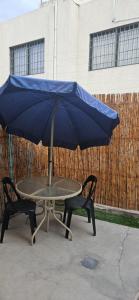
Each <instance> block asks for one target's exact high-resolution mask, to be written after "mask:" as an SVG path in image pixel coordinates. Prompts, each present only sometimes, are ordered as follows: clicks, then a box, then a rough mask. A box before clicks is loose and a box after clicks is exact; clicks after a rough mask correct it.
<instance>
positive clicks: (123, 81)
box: [78, 0, 139, 93]
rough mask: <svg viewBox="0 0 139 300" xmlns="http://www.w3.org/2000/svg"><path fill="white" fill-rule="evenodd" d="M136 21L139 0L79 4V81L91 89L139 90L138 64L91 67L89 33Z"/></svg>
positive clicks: (114, 91) (99, 91)
mask: <svg viewBox="0 0 139 300" xmlns="http://www.w3.org/2000/svg"><path fill="white" fill-rule="evenodd" d="M114 3H115V7H114ZM137 15H138V19H136V18H137ZM134 17H135V19H134ZM113 19H115V22H113ZM125 19H126V20H125ZM118 20H123V21H121V22H119V21H118ZM124 20H125V21H124ZM137 21H139V1H138V0H126V1H123V0H115V1H113V0H105V1H104V0H91V1H89V2H88V3H85V4H83V5H82V6H81V7H80V17H79V22H80V24H79V28H82V30H80V31H79V45H78V53H80V55H79V57H78V81H79V82H81V84H83V85H84V86H85V87H86V88H87V89H88V90H90V91H91V92H92V93H126V92H138V91H139V83H138V77H139V64H136V65H128V66H122V67H115V68H108V69H101V70H95V71H88V58H89V34H90V33H94V32H98V31H102V30H106V29H110V28H113V27H117V26H121V25H124V24H129V23H132V22H137ZM83 24H85V25H84V26H83Z"/></svg>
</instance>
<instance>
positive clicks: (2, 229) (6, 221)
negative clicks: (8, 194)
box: [0, 211, 9, 243]
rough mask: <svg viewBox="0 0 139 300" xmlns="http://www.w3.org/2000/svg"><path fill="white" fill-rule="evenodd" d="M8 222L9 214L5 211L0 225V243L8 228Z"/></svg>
mask: <svg viewBox="0 0 139 300" xmlns="http://www.w3.org/2000/svg"><path fill="white" fill-rule="evenodd" d="M8 222H9V214H7V212H6V211H5V212H4V215H3V222H2V227H1V238H0V243H3V238H4V233H5V230H6V229H8Z"/></svg>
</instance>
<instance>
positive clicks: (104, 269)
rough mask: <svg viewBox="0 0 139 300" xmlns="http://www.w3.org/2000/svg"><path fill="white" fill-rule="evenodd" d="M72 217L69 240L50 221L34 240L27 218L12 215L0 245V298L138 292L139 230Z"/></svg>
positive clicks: (68, 298)
mask: <svg viewBox="0 0 139 300" xmlns="http://www.w3.org/2000/svg"><path fill="white" fill-rule="evenodd" d="M86 221H87V220H86V218H84V217H79V216H73V220H72V230H73V241H69V240H66V239H65V238H64V229H63V228H62V227H61V226H60V225H59V224H58V223H56V222H55V221H54V220H51V223H50V231H49V233H47V232H45V230H44V229H45V228H42V229H41V230H40V231H39V233H38V235H37V238H36V244H35V245H34V246H31V245H30V243H29V234H30V228H29V224H25V218H24V217H23V216H18V217H16V218H15V219H13V220H11V223H10V227H9V230H8V231H7V232H6V233H5V238H4V243H3V244H1V245H0V270H1V272H0V300H25V299H26V300H34V299H37V300H73V299H76V300H84V299H85V300H92V299H94V300H132V299H133V300H134V299H138V297H136V294H137V292H138V291H139V230H138V229H133V228H129V227H125V226H121V225H115V224H111V223H107V222H103V221H98V220H96V223H97V236H96V237H93V236H92V227H91V225H90V224H88V223H87V222H86Z"/></svg>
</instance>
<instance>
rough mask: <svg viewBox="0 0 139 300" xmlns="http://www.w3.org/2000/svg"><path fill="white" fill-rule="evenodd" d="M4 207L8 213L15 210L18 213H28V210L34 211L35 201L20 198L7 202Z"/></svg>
mask: <svg viewBox="0 0 139 300" xmlns="http://www.w3.org/2000/svg"><path fill="white" fill-rule="evenodd" d="M6 208H7V210H8V211H9V212H10V213H15V212H16V211H18V212H19V213H28V212H29V211H30V212H34V211H35V209H36V203H35V202H33V201H31V200H28V199H22V200H17V201H16V202H12V203H10V202H8V203H7V207H6Z"/></svg>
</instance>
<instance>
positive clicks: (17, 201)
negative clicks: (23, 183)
mask: <svg viewBox="0 0 139 300" xmlns="http://www.w3.org/2000/svg"><path fill="white" fill-rule="evenodd" d="M2 185H3V194H4V206H5V208H4V214H3V221H2V227H1V238H0V242H1V243H2V242H3V238H4V233H5V230H6V229H8V225H9V220H10V218H11V217H12V216H14V215H16V214H18V213H24V214H26V215H27V216H29V220H30V228H31V233H32V234H33V233H34V231H35V227H37V224H36V213H35V210H36V203H35V202H33V201H32V200H28V199H22V198H21V197H20V195H19V194H18V192H17V190H16V188H15V185H14V184H13V182H12V180H11V179H10V178H9V177H4V178H3V179H2ZM33 242H34V243H35V238H34V241H33Z"/></svg>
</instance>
